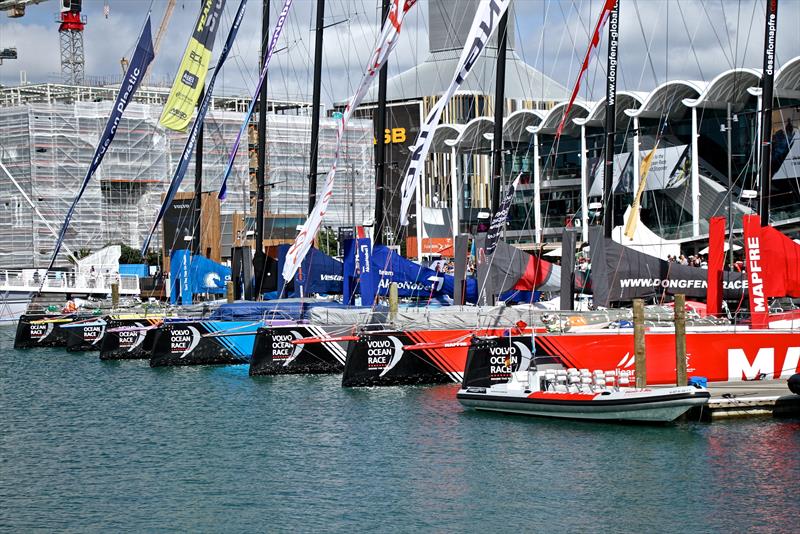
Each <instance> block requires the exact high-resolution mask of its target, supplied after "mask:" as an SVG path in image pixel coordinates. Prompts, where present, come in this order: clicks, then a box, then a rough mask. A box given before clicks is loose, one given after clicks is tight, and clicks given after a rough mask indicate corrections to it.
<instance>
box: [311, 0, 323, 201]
mask: <svg viewBox="0 0 800 534" xmlns="http://www.w3.org/2000/svg"><path fill="white" fill-rule="evenodd" d="M324 30H325V0H317V26H316V36H315V38H314V88H313V91H314V93H313V96H312V103H311V161H310V163H309V165H308V214H309V215H310V214H311V212H312V211H313V209H314V204H316V203H317V160H318V159H319V108H320V105H319V101H320V93H321V91H322V32H323V31H324Z"/></svg>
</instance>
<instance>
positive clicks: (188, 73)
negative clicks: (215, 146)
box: [159, 0, 225, 132]
mask: <svg viewBox="0 0 800 534" xmlns="http://www.w3.org/2000/svg"><path fill="white" fill-rule="evenodd" d="M224 7H225V0H203V7H202V8H201V9H200V15H199V16H198V17H197V22H196V23H195V25H194V30H193V31H192V36H191V37H190V38H189V44H187V45H186V51H185V52H184V53H183V59H182V60H181V64H180V67H178V72H177V73H176V74H175V81H174V82H173V83H172V89H171V90H170V92H169V97H168V98H167V104H166V105H165V106H164V111H163V112H162V113H161V119H159V122H160V123H161V125H162V126H163V127H164V128H169V129H170V130H176V131H179V132H183V131H185V130H186V127H187V126H189V121H190V120H191V119H192V113H193V112H194V107H195V105H196V104H197V100H198V98H200V91H202V90H203V86H205V83H206V74H208V67H209V64H210V63H211V52H212V51H213V49H214V37H216V35H217V29H218V28H219V24H220V20H221V19H222V10H223V8H224Z"/></svg>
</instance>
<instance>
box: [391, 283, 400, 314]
mask: <svg viewBox="0 0 800 534" xmlns="http://www.w3.org/2000/svg"><path fill="white" fill-rule="evenodd" d="M397 308H398V295H397V282H392V283H391V284H389V317H390V318H391V320H392V321H394V319H395V317H397Z"/></svg>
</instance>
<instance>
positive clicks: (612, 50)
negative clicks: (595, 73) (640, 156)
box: [603, 0, 621, 238]
mask: <svg viewBox="0 0 800 534" xmlns="http://www.w3.org/2000/svg"><path fill="white" fill-rule="evenodd" d="M620 1H621V0H617V3H616V4H614V9H612V10H611V15H610V16H609V20H608V67H607V70H606V125H605V131H606V149H605V153H604V157H605V166H604V169H603V202H604V203H605V209H604V210H603V235H604V236H605V237H609V238H610V237H611V232H612V230H613V229H614V193H613V191H612V189H613V187H612V185H613V183H614V139H615V137H616V136H615V132H616V129H617V116H616V103H617V45H618V39H619V3H620Z"/></svg>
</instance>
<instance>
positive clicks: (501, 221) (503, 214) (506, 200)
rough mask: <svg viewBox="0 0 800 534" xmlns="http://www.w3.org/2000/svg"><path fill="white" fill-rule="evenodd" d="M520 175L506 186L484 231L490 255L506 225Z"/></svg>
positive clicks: (487, 250) (487, 253) (488, 254)
mask: <svg viewBox="0 0 800 534" xmlns="http://www.w3.org/2000/svg"><path fill="white" fill-rule="evenodd" d="M520 176H522V173H520V174H519V175H518V176H517V177H516V178H515V179H514V181H513V182H511V183H510V184H509V186H508V191H506V196H505V197H503V202H501V203H500V209H499V210H497V213H495V214H494V217H492V222H491V224H490V225H489V231H488V232H487V233H486V255H487V256H491V255H492V253H494V249H495V248H497V240H498V239H500V232H502V231H503V228H505V227H506V222H507V221H508V211H509V210H510V209H511V203H512V202H513V201H514V192H515V191H516V190H517V185H519V179H520Z"/></svg>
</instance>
